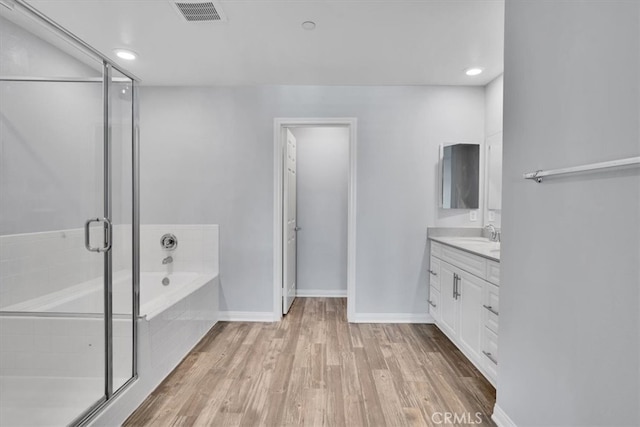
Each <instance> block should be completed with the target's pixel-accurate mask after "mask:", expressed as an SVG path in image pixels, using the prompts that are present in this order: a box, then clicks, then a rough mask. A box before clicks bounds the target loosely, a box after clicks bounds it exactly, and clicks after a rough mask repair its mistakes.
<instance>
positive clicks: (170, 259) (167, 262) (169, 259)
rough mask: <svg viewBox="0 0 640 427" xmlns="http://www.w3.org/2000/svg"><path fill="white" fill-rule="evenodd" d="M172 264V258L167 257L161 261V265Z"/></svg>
mask: <svg viewBox="0 0 640 427" xmlns="http://www.w3.org/2000/svg"><path fill="white" fill-rule="evenodd" d="M172 262H173V257H172V256H168V257H166V258H165V259H163V260H162V265H165V264H171V263H172Z"/></svg>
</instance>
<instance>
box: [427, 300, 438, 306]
mask: <svg viewBox="0 0 640 427" xmlns="http://www.w3.org/2000/svg"><path fill="white" fill-rule="evenodd" d="M427 302H428V303H429V305H430V306H431V307H433V308H436V307H437V305H435V304H434V303H433V302H432V301H431V300H430V299H428V300H427Z"/></svg>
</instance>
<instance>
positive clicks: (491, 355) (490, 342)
mask: <svg viewBox="0 0 640 427" xmlns="http://www.w3.org/2000/svg"><path fill="white" fill-rule="evenodd" d="M484 338H485V339H484V350H483V352H482V353H483V354H484V356H485V358H486V359H487V360H488V361H489V362H491V364H493V365H494V366H495V365H497V364H498V335H497V334H495V333H494V332H493V331H492V330H490V329H488V328H485V329H484Z"/></svg>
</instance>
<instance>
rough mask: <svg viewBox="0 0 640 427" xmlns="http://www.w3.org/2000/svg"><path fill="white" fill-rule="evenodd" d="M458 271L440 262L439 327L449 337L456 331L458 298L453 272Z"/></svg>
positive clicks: (454, 334)
mask: <svg viewBox="0 0 640 427" xmlns="http://www.w3.org/2000/svg"><path fill="white" fill-rule="evenodd" d="M456 271H458V270H457V269H455V268H453V267H452V266H451V265H449V264H447V263H446V262H443V263H441V264H440V308H441V309H440V323H439V326H440V327H441V329H442V330H443V331H444V332H446V333H447V334H448V335H449V337H455V336H456V335H457V333H458V311H459V308H458V300H456V298H455V295H454V274H455V273H456Z"/></svg>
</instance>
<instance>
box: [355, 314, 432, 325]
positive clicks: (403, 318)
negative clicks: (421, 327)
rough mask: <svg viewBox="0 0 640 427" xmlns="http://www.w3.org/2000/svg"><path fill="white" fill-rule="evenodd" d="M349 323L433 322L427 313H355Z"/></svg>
mask: <svg viewBox="0 0 640 427" xmlns="http://www.w3.org/2000/svg"><path fill="white" fill-rule="evenodd" d="M349 322H351V323H435V322H434V320H433V317H431V315H429V314H428V313H420V314H415V313H355V315H354V316H353V318H350V319H349Z"/></svg>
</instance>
